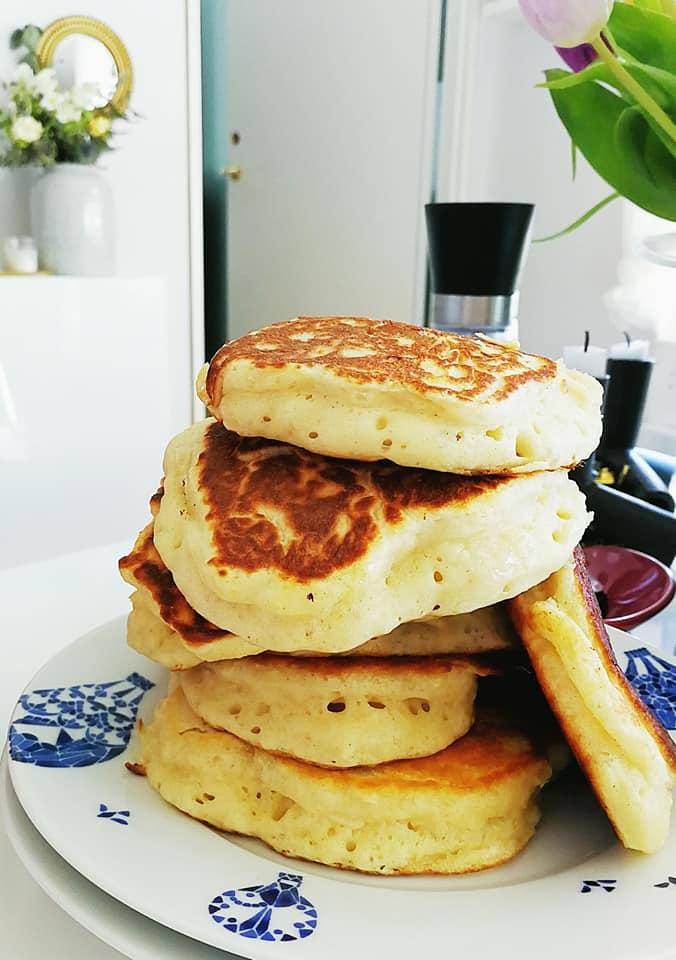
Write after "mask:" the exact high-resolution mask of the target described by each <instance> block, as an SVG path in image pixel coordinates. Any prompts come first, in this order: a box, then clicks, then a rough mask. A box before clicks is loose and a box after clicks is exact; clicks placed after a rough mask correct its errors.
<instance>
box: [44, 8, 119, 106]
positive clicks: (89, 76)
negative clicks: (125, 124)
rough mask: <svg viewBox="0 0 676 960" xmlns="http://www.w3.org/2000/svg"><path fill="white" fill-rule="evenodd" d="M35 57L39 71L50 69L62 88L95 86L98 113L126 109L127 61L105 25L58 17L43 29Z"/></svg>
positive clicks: (95, 21) (87, 18)
mask: <svg viewBox="0 0 676 960" xmlns="http://www.w3.org/2000/svg"><path fill="white" fill-rule="evenodd" d="M35 54H36V56H37V58H38V63H39V64H40V67H41V68H44V67H53V69H54V70H55V71H56V75H57V77H58V78H59V82H60V84H61V85H62V86H64V87H71V86H73V85H75V84H81V83H95V84H96V85H97V86H98V88H99V90H100V92H101V96H100V101H99V102H98V103H97V104H96V108H97V109H98V110H102V111H103V110H106V109H107V108H109V107H110V108H112V109H113V110H115V112H116V113H124V111H125V110H126V108H127V104H128V103H129V97H130V95H131V89H132V82H133V71H132V65H131V58H130V56H129V53H128V52H127V48H126V47H125V45H124V44H123V43H122V41H121V40H120V38H119V37H118V35H117V34H116V33H115V32H114V31H113V30H111V29H110V27H108V26H106V24H105V23H101V21H100V20H94V19H93V18H92V17H61V19H59V20H55V21H54V22H53V23H50V24H49V26H48V27H46V28H45V30H44V32H43V34H42V36H41V37H40V40H39V42H38V45H37V47H36V48H35Z"/></svg>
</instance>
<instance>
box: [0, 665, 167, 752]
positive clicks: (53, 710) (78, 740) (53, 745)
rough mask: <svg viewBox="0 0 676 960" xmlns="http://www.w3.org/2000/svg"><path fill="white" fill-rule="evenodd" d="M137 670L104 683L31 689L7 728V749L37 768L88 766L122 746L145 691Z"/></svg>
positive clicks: (146, 682)
mask: <svg viewBox="0 0 676 960" xmlns="http://www.w3.org/2000/svg"><path fill="white" fill-rule="evenodd" d="M153 686H155V684H154V683H152V682H151V681H150V680H147V679H146V678H145V677H142V676H141V674H140V673H130V674H129V676H128V677H126V678H125V679H124V680H111V681H110V682H108V683H80V684H76V685H75V686H72V687H54V688H52V689H47V690H33V691H31V692H30V693H24V694H22V696H21V697H20V699H19V702H18V704H17V708H16V711H15V713H14V717H13V719H12V723H11V726H10V728H9V753H10V756H11V758H12V759H13V760H17V761H18V762H19V763H31V764H35V765H36V766H38V767H87V766H90V765H91V764H93V763H105V762H106V760H112V759H113V757H116V756H118V754H120V753H122V752H123V750H125V749H126V747H127V744H128V743H129V739H130V737H131V733H132V730H133V729H134V723H135V721H136V714H137V712H138V707H139V704H140V703H141V700H142V699H143V696H144V695H145V693H146V691H147V690H150V688H151V687H153Z"/></svg>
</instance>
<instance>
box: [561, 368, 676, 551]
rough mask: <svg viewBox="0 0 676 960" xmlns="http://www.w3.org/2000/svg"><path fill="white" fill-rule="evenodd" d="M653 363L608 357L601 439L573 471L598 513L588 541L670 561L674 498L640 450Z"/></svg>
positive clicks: (675, 527)
mask: <svg viewBox="0 0 676 960" xmlns="http://www.w3.org/2000/svg"><path fill="white" fill-rule="evenodd" d="M652 366H653V361H652V360H621V359H616V358H611V359H610V360H609V361H608V365H607V371H608V374H609V376H608V377H606V378H605V381H606V383H605V384H604V408H603V433H602V435H601V440H600V443H599V446H598V449H597V450H596V452H595V454H593V455H592V456H591V457H590V458H589V459H588V460H586V461H585V462H584V463H583V464H580V466H579V467H577V468H576V470H574V471H573V472H572V474H571V476H572V477H573V479H574V480H575V481H576V483H577V484H578V486H579V487H580V488H581V490H582V491H583V492H584V493H585V495H586V497H587V505H588V507H589V509H590V510H591V511H592V512H593V513H594V520H593V522H592V524H591V526H590V527H589V529H588V531H587V533H586V534H585V538H584V541H585V542H586V543H612V544H614V545H617V546H624V547H631V548H633V549H634V550H641V551H642V552H644V553H648V554H650V555H651V556H653V557H656V558H657V559H658V560H661V561H662V562H663V563H665V564H667V565H670V564H671V563H672V562H673V560H674V557H675V556H676V517H675V516H674V499H673V497H672V496H671V494H670V493H669V491H668V489H667V485H666V483H665V481H664V477H663V476H660V474H658V473H657V471H656V470H654V469H653V467H652V466H651V465H650V464H649V463H648V462H647V460H646V459H645V457H644V456H643V454H642V453H639V452H638V451H637V450H636V441H637V439H638V433H639V430H640V427H641V420H642V418H643V409H644V406H645V400H646V396H647V393H648V386H649V383H650V376H651V373H652Z"/></svg>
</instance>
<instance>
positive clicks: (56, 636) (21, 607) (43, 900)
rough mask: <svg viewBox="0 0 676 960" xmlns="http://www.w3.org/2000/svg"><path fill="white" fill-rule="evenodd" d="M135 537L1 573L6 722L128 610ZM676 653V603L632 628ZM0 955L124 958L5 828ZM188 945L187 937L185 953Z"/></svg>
mask: <svg viewBox="0 0 676 960" xmlns="http://www.w3.org/2000/svg"><path fill="white" fill-rule="evenodd" d="M130 546H131V539H130V540H129V541H126V542H124V543H119V544H112V545H110V546H106V547H100V548H97V549H95V550H87V551H83V552H81V553H74V554H68V555H67V556H63V557H57V558H54V559H50V560H46V561H43V562H40V563H36V564H28V565H25V566H21V567H16V568H14V569H10V570H6V571H3V572H1V573H0V638H1V641H0V642H1V643H2V651H3V656H2V669H1V670H0V721H1V723H2V730H3V731H4V730H5V729H6V727H7V724H8V721H9V717H10V714H11V711H12V709H13V707H14V704H15V702H16V700H17V697H18V695H19V693H20V692H21V691H22V690H23V688H24V687H25V686H26V685H27V684H28V683H29V681H30V679H31V677H32V676H33V674H35V673H36V672H37V670H38V669H39V668H40V667H41V665H42V664H43V663H44V662H45V661H46V660H48V659H49V658H50V657H51V656H53V654H54V653H55V652H56V651H57V650H59V649H60V648H61V647H63V646H65V645H66V644H68V643H69V642H70V641H71V640H74V639H75V638H76V637H78V636H80V635H81V634H83V633H86V632H87V631H88V630H91V629H92V628H93V627H96V626H98V625H99V624H100V623H104V622H105V621H107V620H110V619H112V618H113V617H116V616H119V615H120V614H123V613H126V612H127V609H128V601H127V597H128V594H129V587H128V586H127V584H126V583H124V582H123V581H122V580H121V579H120V577H119V575H118V573H117V559H118V558H119V557H120V556H122V555H123V554H124V553H126V552H127V550H128V549H129V547H130ZM633 632H634V635H635V636H636V638H637V640H638V641H639V642H640V643H641V644H643V643H647V644H650V645H652V646H653V647H655V648H656V649H659V650H662V651H664V652H667V653H670V654H673V653H674V652H676V604H674V603H672V604H671V605H670V607H669V608H668V609H667V610H665V611H663V612H662V613H661V614H659V615H658V616H657V617H655V618H653V620H651V621H649V622H648V623H646V624H643V625H642V626H641V627H639V628H637V629H636V630H634V631H633ZM0 937H1V939H2V946H1V947H0V956H2V957H3V958H5V957H7V958H8V960H9V958H12V960H45V957H49V958H50V960H122V954H120V953H118V952H117V951H116V950H112V949H111V948H110V947H107V946H106V945H105V944H103V943H101V941H100V940H98V939H97V938H96V937H94V936H93V935H92V934H90V933H88V932H87V931H86V930H84V929H83V928H82V927H80V926H78V924H76V923H75V921H73V920H71V919H70V917H68V916H67V915H66V914H65V913H64V912H63V911H62V910H61V909H60V908H59V907H57V906H56V904H54V903H53V902H52V901H51V900H50V899H49V898H48V897H47V896H46V894H44V893H43V892H42V891H41V890H40V888H39V887H38V885H37V884H36V883H35V882H34V881H33V880H32V879H31V877H29V875H28V874H27V873H26V871H25V870H24V868H23V867H22V865H21V863H20V862H19V861H18V860H17V858H16V856H15V854H14V851H13V850H12V848H11V846H10V843H9V840H8V838H7V836H6V834H5V831H4V828H2V827H0ZM189 956H190V947H189V944H188V942H187V941H186V960H189Z"/></svg>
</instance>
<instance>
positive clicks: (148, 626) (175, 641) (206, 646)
mask: <svg viewBox="0 0 676 960" xmlns="http://www.w3.org/2000/svg"><path fill="white" fill-rule="evenodd" d="M160 499H161V497H160V498H159V499H157V500H155V504H156V507H157V509H159V500H160ZM153 526H154V525H153V523H152V522H151V523H149V524H148V526H146V527H145V528H144V529H143V530H142V531H141V533H140V534H139V535H138V537H137V538H136V542H135V544H134V547H133V549H132V550H131V552H130V553H129V554H128V555H127V556H125V557H122V559H121V560H120V562H119V567H120V573H121V574H122V577H123V579H124V580H126V581H127V583H129V584H131V586H133V587H135V588H136V589H135V592H134V593H133V594H132V597H131V601H132V607H133V610H132V613H131V614H130V617H129V624H128V631H127V639H128V641H129V644H130V646H132V647H133V648H134V649H135V650H138V652H139V653H142V654H144V655H145V656H147V657H150V659H152V660H157V661H158V662H159V663H162V664H164V665H165V666H167V667H169V669H171V670H185V669H188V668H190V667H193V666H195V665H197V664H198V663H200V662H201V661H203V660H206V661H215V660H229V659H235V658H239V657H248V656H254V655H256V654H259V653H262V652H263V651H262V648H261V647H257V646H254V645H253V644H251V643H247V642H246V641H244V640H240V639H239V638H238V637H235V635H234V634H232V633H230V632H229V631H227V630H222V629H221V628H220V627H217V626H215V625H214V624H213V623H210V622H209V621H208V620H205V618H204V617H202V616H200V614H198V613H196V611H195V610H193V608H192V607H191V606H190V605H189V604H188V602H187V601H186V599H185V598H184V596H183V595H182V594H181V592H180V591H179V589H178V587H177V586H176V584H175V582H174V578H173V577H172V575H171V573H170V572H169V570H168V569H167V568H166V566H165V565H164V563H163V562H162V558H161V557H160V555H159V553H158V552H157V550H156V549H155V544H154V543H153ZM514 643H515V636H514V632H513V629H512V626H511V623H510V621H509V618H508V616H507V613H506V611H505V608H504V604H500V605H496V606H493V607H485V608H484V609H483V610H476V611H474V612H472V613H464V614H458V615H456V616H454V617H435V618H434V619H433V620H428V621H415V622H413V623H405V624H401V626H399V627H397V628H396V629H395V630H393V631H392V633H390V634H388V635H387V636H384V637H374V638H373V639H371V640H368V641H367V642H366V643H364V644H362V645H361V646H359V647H357V648H356V649H355V650H354V651H348V652H353V653H355V654H358V655H359V656H376V657H390V656H418V655H423V656H425V655H432V656H439V655H445V654H456V653H465V654H475V653H486V652H489V651H495V650H504V649H508V648H510V647H512V646H514ZM294 655H297V656H306V655H308V656H312V655H313V654H312V653H311V652H305V651H296V652H295V654H294Z"/></svg>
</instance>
